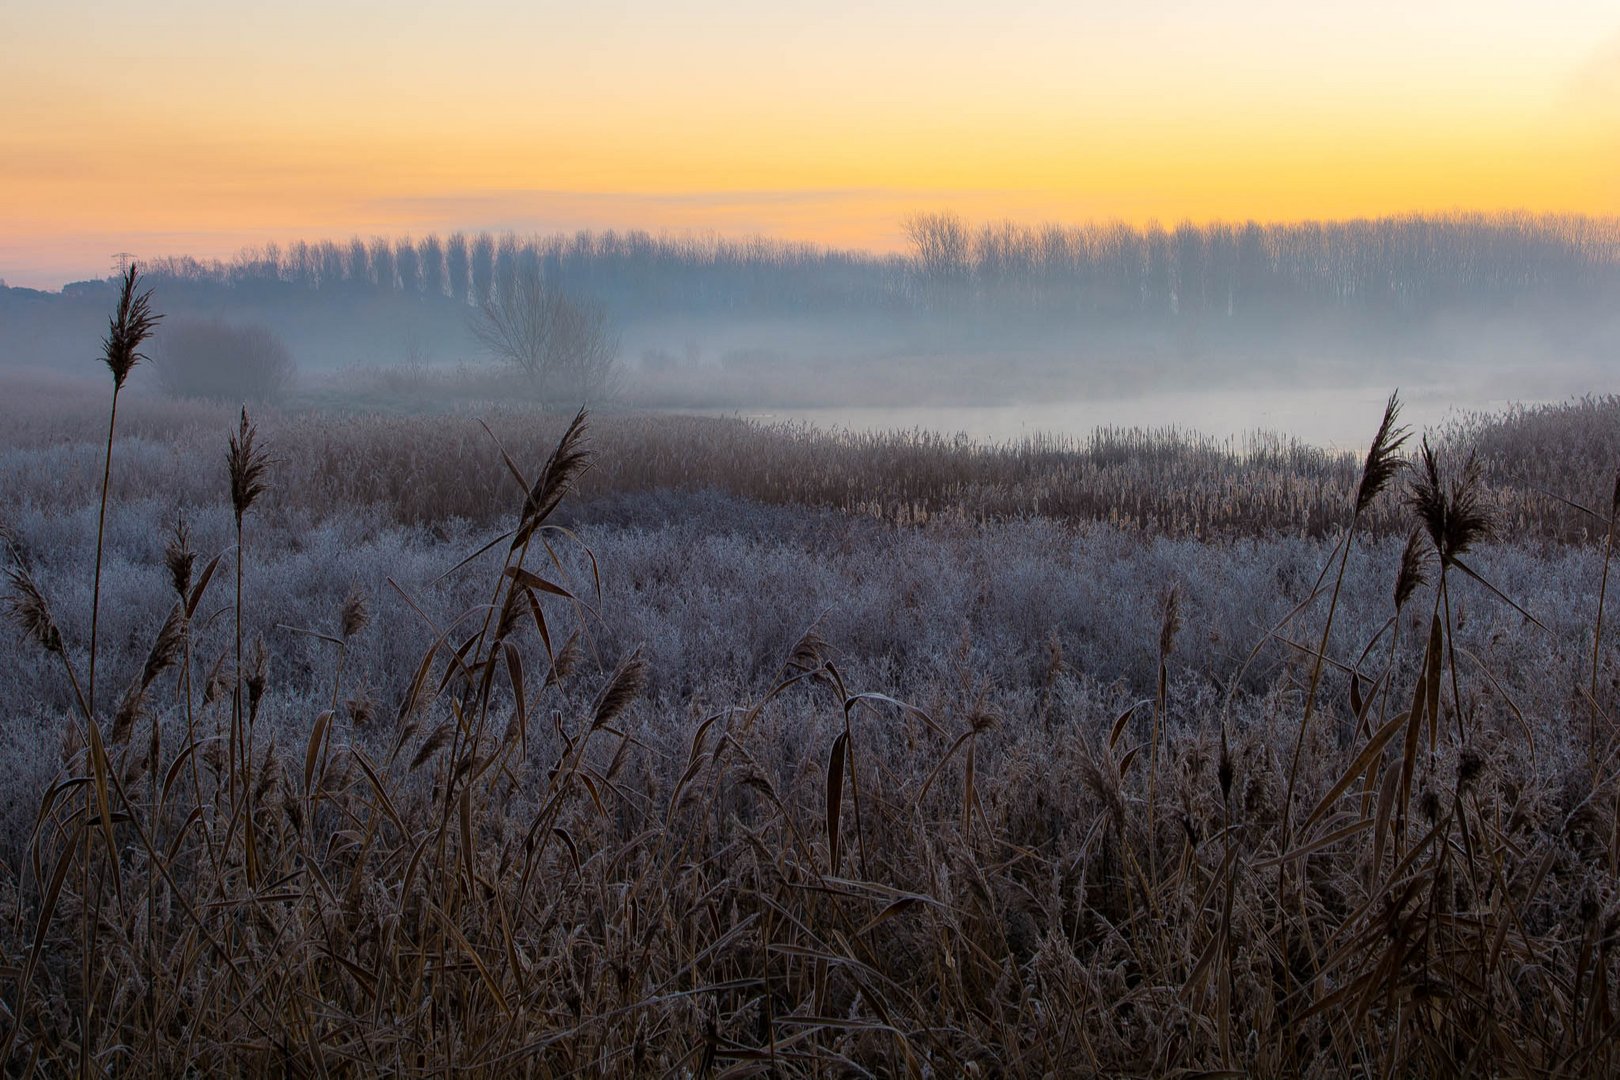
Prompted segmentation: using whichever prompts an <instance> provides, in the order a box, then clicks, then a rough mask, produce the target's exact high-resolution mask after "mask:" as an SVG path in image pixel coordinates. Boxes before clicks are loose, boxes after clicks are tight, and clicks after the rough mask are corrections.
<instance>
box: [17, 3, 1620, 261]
mask: <svg viewBox="0 0 1620 1080" xmlns="http://www.w3.org/2000/svg"><path fill="white" fill-rule="evenodd" d="M1125 6H1126V5H1122V4H1118V3H1108V4H1087V3H1075V2H1072V0H1071V2H1066V3H1059V2H1037V3H1017V2H1013V0H1008V2H1006V3H1003V4H1000V5H987V4H983V3H965V2H960V0H932V2H924V0H881V2H878V0H867V2H857V0H821V2H819V3H817V4H815V5H807V6H806V7H805V8H804V9H803V10H799V11H793V10H787V9H774V8H773V9H762V7H761V6H760V5H757V4H750V3H742V2H738V0H707V2H702V3H686V4H676V3H660V4H654V3H645V2H636V0H628V2H620V3H617V4H609V3H606V2H602V3H597V4H594V5H581V4H577V3H575V4H568V5H562V4H555V3H549V2H546V3H534V2H529V3H517V2H510V3H506V2H491V0H479V2H472V3H466V4H463V5H461V6H460V7H458V8H456V9H455V10H454V11H452V10H450V8H449V7H448V6H444V5H435V6H433V7H432V8H431V9H430V8H425V7H424V8H420V9H417V8H412V7H403V8H402V7H401V5H399V4H398V2H397V0H395V2H392V3H389V4H384V3H381V2H376V0H365V2H348V3H317V2H314V0H286V2H282V3H277V4H275V5H254V6H248V5H241V6H238V5H234V4H227V3H219V2H213V3H208V2H203V0H150V2H147V3H143V4H140V5H130V4H124V3H112V2H109V0H100V2H91V3H78V4H66V3H62V2H60V0H57V2H55V3H43V2H38V0H10V2H9V3H7V4H6V5H4V6H3V7H0V41H4V42H7V43H8V44H7V45H6V46H5V47H4V53H5V63H4V64H0V101H3V102H5V103H6V108H5V115H4V118H3V119H0V277H3V278H5V279H6V280H8V281H9V282H11V283H12V284H31V285H39V286H44V287H54V286H56V285H60V284H61V283H62V282H63V281H65V280H68V279H70V278H73V277H80V276H85V275H87V274H99V273H102V272H104V271H105V269H106V268H107V266H108V264H109V262H110V256H111V254H112V253H113V252H117V251H130V252H134V253H136V254H138V255H157V254H170V253H189V254H196V255H228V254H230V253H232V252H234V251H236V250H237V249H239V248H241V247H243V246H244V245H250V244H257V243H262V242H264V241H266V240H272V239H274V240H280V241H286V240H290V239H295V238H300V237H302V238H307V239H319V238H323V237H344V236H348V235H350V234H352V233H362V234H372V233H388V234H400V233H407V232H409V233H415V234H421V233H424V232H427V231H433V230H436V231H440V232H447V231H451V230H453V229H457V228H467V229H478V228H497V229H498V228H515V229H519V230H523V231H529V230H539V231H551V230H555V229H570V230H571V229H574V228H582V227H608V226H613V227H637V228H648V229H652V230H655V231H657V230H669V231H674V232H679V231H686V230H703V231H719V232H725V233H753V232H762V233H766V234H769V235H774V236H782V237H791V238H797V239H808V240H815V241H821V242H826V243H833V244H840V245H855V246H864V247H873V248H893V247H895V246H897V245H898V244H899V242H900V236H899V228H898V221H899V219H900V218H901V217H902V216H903V215H904V214H905V213H907V212H909V211H913V210H917V209H935V208H941V207H950V208H954V209H957V210H959V211H961V212H962V213H963V214H965V215H966V216H968V217H970V218H979V219H983V218H1000V217H1011V218H1014V219H1018V220H1024V221H1038V220H1047V219H1062V220H1070V221H1078V220H1086V219H1097V218H1122V219H1124V220H1127V221H1132V222H1142V221H1146V220H1148V219H1150V218H1158V219H1160V220H1163V221H1166V222H1174V221H1177V220H1180V219H1182V218H1192V219H1195V220H1208V219H1212V218H1227V219H1233V218H1238V219H1241V218H1250V217H1253V218H1260V219H1266V220H1279V219H1281V220H1291V219H1298V218H1304V217H1350V216H1360V215H1372V214H1383V213H1402V212H1409V211H1424V210H1429V211H1443V210H1450V209H1470V210H1491V209H1509V208H1526V209H1531V210H1549V211H1578V212H1586V213H1594V214H1615V213H1620V8H1616V6H1615V5H1614V3H1613V2H1612V0H1604V2H1601V3H1599V2H1587V0H1566V2H1558V0H1550V2H1542V3H1534V4H1532V3H1521V2H1506V0H1476V2H1473V3H1466V4H1464V3H1452V2H1450V0H1423V2H1422V3H1416V4H1414V3H1412V2H1411V0H1405V2H1403V3H1395V2H1392V0H1361V2H1359V3H1357V4H1353V5H1325V4H1300V3H1297V2H1291V3H1280V2H1273V0H1240V2H1233V3H1222V4H1212V3H1186V2H1177V0H1140V2H1138V3H1136V4H1133V5H1130V10H1129V11H1128V12H1125V11H1121V10H1119V9H1121V8H1124V7H1125ZM586 8H588V10H584V9H586ZM1414 8H1415V9H1419V10H1416V11H1414V10H1411V9H1414Z"/></svg>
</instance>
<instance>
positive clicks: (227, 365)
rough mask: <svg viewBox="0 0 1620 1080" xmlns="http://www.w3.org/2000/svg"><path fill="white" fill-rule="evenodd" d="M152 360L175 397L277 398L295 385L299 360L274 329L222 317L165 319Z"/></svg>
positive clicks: (237, 399)
mask: <svg viewBox="0 0 1620 1080" xmlns="http://www.w3.org/2000/svg"><path fill="white" fill-rule="evenodd" d="M157 344H158V346H159V348H158V350H157V356H156V358H155V360H154V361H153V364H154V366H155V367H156V368H157V373H158V382H159V383H160V384H162V386H163V389H164V390H166V391H168V392H169V393H170V394H171V395H173V396H175V397H196V398H207V399H210V400H213V401H229V402H242V401H250V402H273V401H276V400H278V399H279V398H281V397H282V395H284V394H285V393H286V392H287V390H288V389H289V388H290V387H291V386H292V381H293V377H294V375H295V374H296V371H297V365H295V364H294V363H293V358H292V354H291V353H289V352H288V351H287V346H286V345H285V344H284V343H283V342H282V340H281V338H279V337H277V336H276V333H275V331H273V330H271V329H270V328H269V327H268V326H263V325H258V324H247V325H241V324H233V323H228V322H225V321H223V320H221V319H174V320H172V321H170V322H167V323H165V325H164V328H163V333H162V335H161V336H160V337H159V339H158V342H157Z"/></svg>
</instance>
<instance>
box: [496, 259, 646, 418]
mask: <svg viewBox="0 0 1620 1080" xmlns="http://www.w3.org/2000/svg"><path fill="white" fill-rule="evenodd" d="M472 331H473V334H474V336H476V337H477V338H478V340H479V342H480V343H482V344H483V346H484V347H485V348H486V349H488V350H489V351H490V352H491V353H493V354H494V355H495V356H497V357H499V358H500V359H502V360H505V361H508V362H509V363H511V364H513V365H515V366H516V367H517V368H518V370H519V371H520V372H522V374H523V376H524V378H525V379H527V380H528V382H529V384H530V386H531V387H533V389H534V392H535V395H536V396H537V397H538V398H539V399H540V400H541V401H548V402H549V401H552V400H555V401H557V402H559V403H566V404H567V405H569V406H570V407H572V406H574V405H578V404H581V403H592V402H600V401H603V400H605V399H607V398H609V397H611V396H612V395H613V392H614V391H615V389H616V388H617V386H616V384H617V370H616V365H615V360H616V358H617V356H618V352H619V339H618V335H617V334H615V333H614V332H613V331H612V328H611V327H610V325H609V322H608V316H607V312H606V311H605V310H604V309H603V308H602V306H601V305H600V304H598V303H596V302H594V301H591V300H583V299H577V298H574V297H570V296H567V295H565V294H564V293H562V292H561V291H560V290H558V289H557V288H556V287H555V286H553V285H552V284H551V283H550V282H549V281H547V280H546V278H545V275H544V274H542V273H541V272H540V270H539V268H538V267H536V266H525V267H522V268H520V269H519V270H518V271H517V272H516V273H514V274H513V276H512V277H511V279H510V284H509V286H508V287H506V288H502V289H499V290H498V291H497V292H496V293H495V295H493V296H491V297H490V298H488V299H487V300H485V301H484V302H483V303H482V304H481V305H479V308H478V310H477V312H476V313H475V314H474V315H473V318H472Z"/></svg>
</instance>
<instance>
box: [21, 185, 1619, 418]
mask: <svg viewBox="0 0 1620 1080" xmlns="http://www.w3.org/2000/svg"><path fill="white" fill-rule="evenodd" d="M907 228H908V230H909V232H910V235H911V237H912V240H913V250H911V251H910V252H909V253H907V254H905V255H900V256H880V255H873V254H868V253H862V252H849V251H836V250H830V249H822V248H815V247H809V246H805V245H794V244H783V243H775V242H770V241H764V240H753V241H731V240H722V239H709V240H694V239H673V238H667V237H665V238H660V237H653V236H650V235H647V234H644V233H613V232H607V233H599V234H590V233H581V234H577V235H574V236H552V237H526V238H525V237H518V236H514V235H511V234H506V235H502V236H495V235H491V234H488V233H481V234H476V235H470V234H461V233H457V234H454V235H452V236H450V237H448V238H445V239H441V238H439V237H436V236H429V237H425V238H421V239H414V240H413V239H411V238H399V239H387V238H373V239H372V240H371V241H369V242H367V241H362V240H360V239H359V238H356V239H354V240H351V241H349V242H347V243H341V244H340V243H333V242H320V243H313V244H311V243H302V242H301V243H298V244H294V245H291V246H289V247H287V248H285V249H282V248H279V247H275V246H271V247H269V248H266V249H264V250H261V251H251V252H244V253H243V254H242V256H240V257H239V258H238V259H237V260H235V261H233V262H230V263H202V262H197V261H195V260H188V259H174V258H171V259H165V260H157V261H155V262H150V263H147V264H146V265H145V267H144V270H145V272H146V275H147V278H146V279H147V281H148V282H149V283H150V284H152V285H153V287H154V288H155V290H156V295H157V297H158V299H159V302H160V303H161V304H162V306H163V308H164V310H165V311H166V312H167V313H168V315H169V318H168V320H167V321H166V323H165V324H164V325H163V326H161V327H160V329H159V333H158V335H157V337H156V339H155V340H154V342H153V347H152V353H153V358H154V361H155V362H156V363H157V365H158V367H159V372H160V373H161V374H164V375H165V377H164V378H162V379H161V380H160V381H161V382H162V384H163V386H164V388H165V389H166V390H168V391H171V392H175V393H182V394H183V393H185V392H186V391H187V387H186V386H185V385H184V383H185V380H184V379H177V378H175V377H173V376H174V373H175V371H176V370H177V366H176V365H177V364H178V359H177V358H176V357H174V355H173V354H174V352H175V350H177V349H178V348H179V347H180V346H179V344H178V343H179V342H182V341H184V340H193V341H195V340H196V339H198V338H199V337H204V338H212V339H214V340H217V341H220V342H230V341H238V342H246V341H248V340H259V341H262V342H263V343H264V348H263V349H262V350H261V351H262V352H264V354H265V355H267V356H281V355H283V354H284V355H285V357H287V358H288V359H290V361H291V363H292V365H293V366H294V367H295V368H296V374H295V375H294V376H293V377H290V378H287V379H283V380H279V381H277V383H276V385H277V394H278V395H279V401H280V403H282V404H285V405H288V406H290V407H299V406H315V407H324V406H330V407H341V408H346V409H358V410H362V411H364V410H369V409H378V410H382V411H418V412H419V411H434V410H438V409H445V408H455V407H476V406H477V405H479V404H480V403H489V402H497V403H499V402H514V401H517V402H521V401H531V402H539V403H541V404H543V405H546V406H549V407H555V408H557V409H564V408H572V407H577V405H578V404H579V403H580V400H581V398H580V393H576V392H574V391H573V390H571V389H569V388H567V387H559V385H558V384H556V383H552V384H549V385H547V384H543V383H542V382H540V381H538V380H536V379H535V378H534V377H533V374H534V373H533V372H532V371H530V372H529V373H528V374H522V373H521V372H520V369H521V367H522V364H519V363H514V362H513V357H511V356H502V355H501V354H500V352H499V348H498V346H492V345H491V341H492V340H493V339H492V338H491V337H490V336H489V335H487V334H482V335H481V334H480V333H478V332H477V330H478V322H479V320H480V319H481V318H482V317H483V314H482V313H485V312H487V311H489V310H492V309H498V308H500V307H501V306H502V305H503V304H506V303H507V302H508V299H509V298H512V297H519V296H520V295H521V294H522V293H523V291H524V289H525V288H526V287H528V285H527V284H526V283H540V284H542V285H543V287H544V291H545V292H546V294H547V295H549V296H553V297H556V296H561V297H566V298H568V300H569V301H570V302H571V303H573V304H575V305H576V309H577V310H581V311H589V312H592V313H594V314H593V316H592V317H593V318H594V319H596V320H597V322H596V324H595V325H597V326H599V328H600V329H601V332H602V336H603V337H604V340H603V341H602V342H600V343H599V344H600V345H601V349H600V352H601V354H602V355H604V356H608V357H610V358H611V359H610V361H609V362H610V363H611V364H612V366H613V369H614V371H613V377H612V378H611V379H602V380H598V382H599V383H600V384H601V386H602V387H607V386H609V385H611V387H612V391H613V392H612V393H611V395H609V394H607V393H605V392H595V391H593V392H591V393H587V394H586V395H585V396H586V397H587V398H589V399H590V402H589V403H591V404H595V405H598V406H601V405H607V406H610V407H617V408H629V409H646V410H652V411H673V412H682V411H685V412H703V413H711V414H721V415H740V416H745V417H750V418H755V419H758V420H761V421H765V422H782V421H788V422H802V423H807V424H811V425H814V426H816V427H821V428H827V429H849V430H853V431H872V430H886V429H908V430H909V429H922V430H927V431H932V432H937V433H940V434H943V435H945V436H947V437H949V436H954V435H958V434H960V435H963V436H965V437H966V438H969V439H972V440H976V441H990V442H998V441H1007V440H1018V439H1023V438H1026V437H1030V436H1035V435H1042V436H1050V437H1054V438H1057V439H1065V438H1073V439H1084V438H1085V437H1086V436H1088V435H1089V434H1090V433H1091V432H1092V431H1094V430H1095V429H1097V428H1103V427H1107V428H1143V429H1160V430H1162V429H1169V428H1174V429H1177V430H1179V431H1182V432H1198V433H1201V434H1204V435H1207V436H1210V437H1212V438H1215V439H1217V440H1232V441H1233V443H1234V448H1235V449H1241V442H1242V440H1243V439H1244V438H1245V437H1246V436H1248V435H1250V434H1252V433H1255V432H1268V433H1274V434H1279V435H1283V436H1285V437H1293V438H1297V439H1299V440H1302V441H1304V442H1307V443H1311V444H1315V445H1320V446H1325V447H1331V448H1343V449H1359V448H1360V447H1361V446H1362V445H1363V444H1364V442H1365V440H1366V439H1367V438H1368V437H1369V429H1370V427H1371V425H1372V423H1373V420H1372V419H1370V418H1376V416H1377V415H1378V411H1379V409H1380V407H1381V406H1382V403H1383V402H1384V400H1385V399H1386V398H1387V397H1388V395H1389V393H1390V392H1391V391H1392V390H1395V389H1399V390H1400V391H1401V394H1402V398H1403V400H1404V401H1405V402H1406V413H1405V416H1406V419H1407V420H1408V421H1409V422H1411V423H1413V424H1414V425H1416V426H1417V427H1419V428H1433V427H1435V426H1438V425H1441V424H1444V423H1445V422H1446V420H1447V419H1448V418H1450V417H1454V416H1459V415H1462V414H1467V413H1472V412H1480V411H1485V412H1494V411H1500V410H1502V409H1504V408H1506V407H1507V406H1509V405H1511V404H1515V403H1518V404H1536V403H1544V402H1559V401H1564V400H1568V399H1570V398H1572V397H1578V396H1580V395H1584V394H1605V393H1613V392H1616V391H1620V378H1617V373H1616V366H1615V365H1616V359H1617V358H1620V223H1617V222H1615V221H1613V220H1609V219H1593V218H1579V217H1573V218H1572V217H1534V216H1528V215H1497V216H1490V215H1456V216H1449V217H1435V218H1389V219H1381V220H1377V221H1359V222H1339V223H1303V224H1298V225H1266V226H1261V225H1257V224H1254V223H1248V224H1244V225H1221V224H1214V225H1208V226H1194V225H1191V224H1183V225H1181V226H1178V227H1177V228H1176V229H1175V230H1173V231H1166V230H1164V229H1162V228H1158V227H1157V226H1150V227H1148V228H1145V229H1132V228H1129V227H1126V226H1120V225H1085V226H1074V227H1068V226H1064V227H1059V226H1046V227H1038V228H1033V227H1022V226H1015V225H1007V224H1003V225H986V226H978V227H975V226H971V225H969V224H968V223H966V222H964V221H962V220H961V219H958V218H956V217H954V216H953V215H950V214H922V215H916V216H914V217H913V218H912V219H909V221H908V223H907ZM110 289H111V285H110V284H109V283H108V282H105V281H90V282H79V283H74V284H72V285H70V286H68V287H66V288H64V289H63V290H62V291H61V292H38V291H35V290H30V289H6V288H3V287H0V374H3V373H4V371H6V370H8V369H11V370H15V369H19V368H35V369H38V368H48V369H50V370H52V371H56V372H62V373H67V374H72V373H74V372H78V371H88V370H89V365H88V363H87V361H86V352H85V348H84V344H83V343H84V342H85V341H86V340H94V339H95V338H96V337H97V336H99V334H100V332H101V329H102V323H103V320H104V318H105V316H104V314H103V313H104V311H105V310H106V307H107V301H108V295H109V291H110ZM199 327H200V329H201V331H202V332H199ZM497 338H498V335H497ZM241 352H242V350H240V349H236V350H232V349H229V348H225V347H224V346H222V347H221V356H220V357H219V358H218V360H219V363H221V364H232V363H234V364H238V365H241V366H243V367H244V370H243V372H242V373H241V381H242V387H241V393H240V396H242V397H245V398H248V399H250V400H252V399H254V398H255V397H256V396H257V395H258V391H256V390H253V389H251V388H252V387H253V386H256V385H259V384H261V383H263V380H258V381H257V382H255V380H253V379H252V378H250V375H251V374H252V373H251V372H249V371H247V370H245V369H246V368H247V367H251V366H252V364H253V363H255V362H256V361H252V360H244V359H243V357H242V356H241V355H240V354H241ZM226 354H230V355H226ZM188 362H189V363H191V364H192V365H193V366H194V367H200V368H201V369H206V368H208V367H209V365H210V364H212V363H213V362H214V358H211V357H209V356H193V357H190V358H188ZM166 363H167V364H168V366H167V368H165V364H166ZM532 366H533V365H531V367H532ZM197 382H198V385H199V386H201V385H202V384H203V382H206V385H207V391H206V392H207V393H209V394H213V395H215V396H220V395H223V397H226V398H229V397H233V396H235V395H234V394H233V393H232V392H231V385H230V379H229V378H223V379H212V378H211V379H208V380H202V379H201V377H200V376H199V377H198V379H197ZM575 385H582V384H579V383H578V381H577V380H576V381H575ZM199 392H200V391H199Z"/></svg>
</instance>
